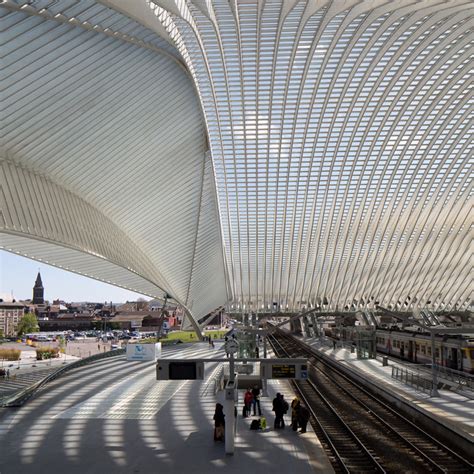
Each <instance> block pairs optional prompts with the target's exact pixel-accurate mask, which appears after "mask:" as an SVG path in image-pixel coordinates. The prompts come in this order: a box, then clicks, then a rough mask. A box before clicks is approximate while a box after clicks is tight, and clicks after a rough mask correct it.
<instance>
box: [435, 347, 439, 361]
mask: <svg viewBox="0 0 474 474" xmlns="http://www.w3.org/2000/svg"><path fill="white" fill-rule="evenodd" d="M435 354H436V358H437V359H439V349H436V352H435Z"/></svg>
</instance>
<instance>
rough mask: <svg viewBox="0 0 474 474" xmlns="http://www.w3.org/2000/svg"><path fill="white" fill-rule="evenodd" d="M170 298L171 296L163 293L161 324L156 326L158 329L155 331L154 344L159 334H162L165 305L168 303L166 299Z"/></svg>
mask: <svg viewBox="0 0 474 474" xmlns="http://www.w3.org/2000/svg"><path fill="white" fill-rule="evenodd" d="M169 298H171V296H170V295H169V294H168V293H165V299H164V301H163V308H161V317H160V319H161V324H159V323H158V324H159V325H158V329H157V331H156V342H158V341H159V339H160V336H161V333H162V332H163V324H164V322H165V311H166V304H167V303H168V299H169Z"/></svg>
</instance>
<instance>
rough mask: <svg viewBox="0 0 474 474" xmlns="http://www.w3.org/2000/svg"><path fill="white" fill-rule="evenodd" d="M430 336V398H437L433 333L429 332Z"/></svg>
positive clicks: (436, 370) (436, 371) (436, 367)
mask: <svg viewBox="0 0 474 474" xmlns="http://www.w3.org/2000/svg"><path fill="white" fill-rule="evenodd" d="M430 335H431V378H432V384H433V385H432V387H431V394H430V395H431V396H432V397H439V392H438V366H437V365H436V347H435V333H434V332H433V331H430Z"/></svg>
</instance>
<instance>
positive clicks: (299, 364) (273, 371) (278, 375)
mask: <svg viewBox="0 0 474 474" xmlns="http://www.w3.org/2000/svg"><path fill="white" fill-rule="evenodd" d="M260 376H261V377H262V378H263V379H295V380H305V379H307V378H308V363H307V360H305V359H264V360H262V361H261V363H260Z"/></svg>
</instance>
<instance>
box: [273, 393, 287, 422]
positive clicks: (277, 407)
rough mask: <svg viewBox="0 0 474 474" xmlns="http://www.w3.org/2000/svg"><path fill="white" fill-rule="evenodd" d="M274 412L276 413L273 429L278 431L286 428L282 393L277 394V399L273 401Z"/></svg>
mask: <svg viewBox="0 0 474 474" xmlns="http://www.w3.org/2000/svg"><path fill="white" fill-rule="evenodd" d="M272 410H273V411H274V412H275V422H274V424H273V427H274V428H275V429H276V430H278V429H280V428H284V427H285V420H284V419H283V415H284V413H283V412H284V411H285V410H284V405H283V395H281V393H277V394H276V397H275V398H274V399H273V408H272Z"/></svg>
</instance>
